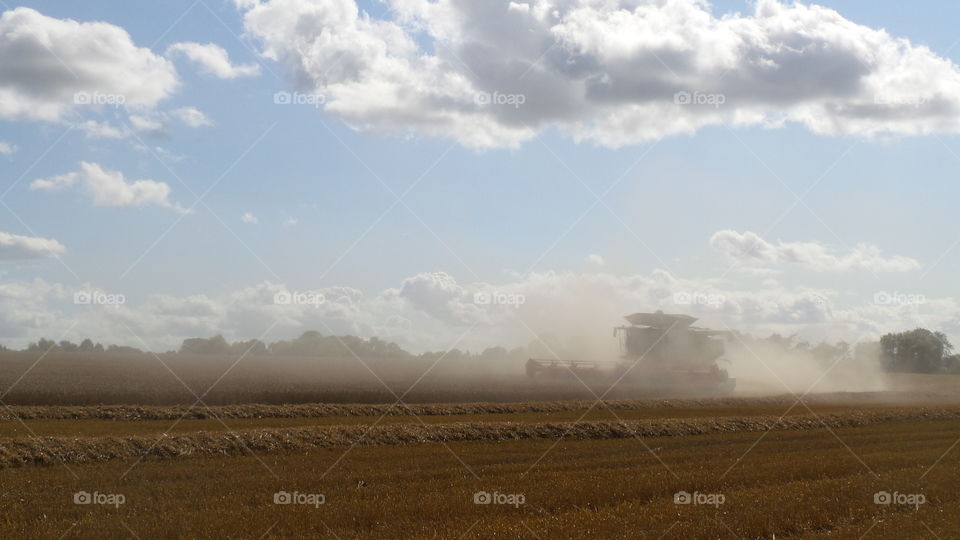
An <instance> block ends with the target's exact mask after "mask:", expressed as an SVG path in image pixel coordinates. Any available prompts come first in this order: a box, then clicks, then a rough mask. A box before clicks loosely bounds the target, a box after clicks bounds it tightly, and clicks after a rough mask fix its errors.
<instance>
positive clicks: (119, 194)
mask: <svg viewBox="0 0 960 540" xmlns="http://www.w3.org/2000/svg"><path fill="white" fill-rule="evenodd" d="M78 180H79V181H81V182H82V184H83V187H84V188H85V189H86V191H87V192H88V193H89V195H90V196H91V198H92V199H93V204H94V205H95V206H112V207H118V208H129V207H138V206H148V205H154V206H160V207H163V208H167V209H169V210H173V211H174V212H178V213H187V212H188V210H187V209H185V208H184V207H182V206H181V205H180V204H178V203H176V202H172V201H171V200H170V186H169V184H167V183H165V182H156V181H154V180H133V181H127V180H126V179H125V178H124V176H123V173H121V172H119V171H110V170H106V169H104V168H103V167H101V166H100V165H99V164H97V163H88V162H85V161H84V162H81V163H80V170H79V171H77V172H71V173H67V174H63V175H59V176H54V177H52V178H48V179H43V178H40V179H37V180H34V181H33V182H31V183H30V188H31V189H35V190H42V191H59V190H63V189H65V188H68V187H71V186H73V185H75V184H76V183H77V181H78Z"/></svg>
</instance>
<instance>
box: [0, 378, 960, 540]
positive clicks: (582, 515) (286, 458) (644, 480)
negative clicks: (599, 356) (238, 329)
mask: <svg viewBox="0 0 960 540" xmlns="http://www.w3.org/2000/svg"><path fill="white" fill-rule="evenodd" d="M850 399H851V397H850V396H834V397H833V398H831V399H820V400H818V399H812V400H811V402H810V403H809V404H801V405H795V406H793V407H792V408H791V405H792V404H793V400H792V399H791V398H789V397H783V398H776V399H767V400H764V399H760V400H758V399H754V398H744V399H739V400H738V399H721V400H702V401H682V400H679V401H664V402H658V403H650V402H614V403H611V406H610V407H609V408H607V407H605V406H603V405H600V406H595V407H593V408H592V409H591V408H590V407H591V405H595V404H591V403H586V402H584V403H573V404H571V403H563V402H561V403H552V404H551V403H540V404H538V405H537V406H535V407H534V408H536V409H539V411H530V410H528V409H529V408H530V405H529V404H517V405H516V407H515V408H516V409H517V411H512V410H511V408H512V407H511V406H510V405H508V404H498V405H495V406H494V405H477V406H463V405H458V406H448V405H437V406H428V407H426V408H422V409H419V414H418V415H417V416H412V415H410V414H390V415H386V416H385V415H383V414H382V413H383V409H377V411H378V412H379V413H380V414H378V415H363V414H359V413H360V412H363V409H361V410H360V411H352V412H353V413H357V414H341V415H339V416H330V415H326V416H324V415H322V414H321V413H316V412H314V414H321V415H319V416H297V417H286V418H284V417H276V416H267V417H261V418H220V417H219V416H218V418H219V419H213V418H206V419H193V418H191V419H184V420H181V421H179V422H178V423H177V425H176V426H173V424H174V421H171V420H169V419H166V420H156V419H149V417H151V416H156V415H158V414H159V415H163V414H166V413H168V412H169V411H164V410H152V411H149V410H147V411H146V412H148V413H150V414H143V415H142V416H144V417H147V418H148V419H144V420H136V419H132V420H131V419H129V416H130V412H131V411H130V410H125V409H122V408H121V409H120V410H116V409H115V410H113V411H112V412H110V413H109V414H107V416H121V417H124V418H127V419H124V420H105V419H96V418H94V419H90V418H85V419H84V418H80V419H62V418H61V419H48V418H43V416H55V417H58V416H62V412H63V411H62V410H57V409H46V408H42V407H41V408H35V409H32V411H33V415H34V416H39V417H40V418H33V419H24V420H18V419H16V418H14V414H13V413H15V412H16V410H17V408H11V409H10V410H8V411H7V413H8V415H7V416H6V417H5V418H6V419H5V420H2V421H0V430H3V431H0V433H2V435H0V444H2V445H3V451H4V452H6V453H8V454H9V453H11V452H17V451H20V450H23V449H24V448H27V447H28V446H30V445H34V446H36V445H37V444H39V443H42V442H47V443H50V444H52V443H53V441H58V442H60V443H62V444H68V443H69V444H75V445H81V446H82V445H91V444H93V445H106V447H109V444H110V443H116V442H117V441H120V440H123V439H124V438H125V437H127V438H129V437H134V438H136V437H141V436H145V435H150V434H153V435H157V436H160V435H164V434H165V433H166V434H167V435H166V436H167V437H175V436H177V435H179V436H184V437H191V436H196V437H201V436H203V437H206V436H209V435H210V434H218V435H220V436H223V437H227V438H228V439H229V438H231V437H234V436H237V437H239V436H241V435H243V436H246V435H249V434H251V433H256V432H257V430H280V431H281V432H282V431H283V430H285V429H294V430H299V429H307V430H319V431H322V430H328V429H339V427H340V426H346V427H351V426H352V427H353V428H356V429H358V430H359V431H358V432H354V434H353V436H354V437H355V439H354V440H353V442H359V444H355V445H354V444H352V442H351V441H350V440H341V441H339V442H338V443H337V444H335V445H331V446H328V447H322V446H311V445H307V446H303V447H297V448H291V449H282V448H281V449H276V450H274V449H269V448H267V449H266V450H265V449H264V448H261V447H259V446H256V444H251V445H250V448H244V447H243V445H240V446H238V447H236V448H234V450H232V451H224V453H223V454H222V455H207V454H204V452H202V451H196V452H191V451H189V450H187V451H185V452H183V453H177V454H168V455H153V454H150V452H149V451H148V450H149V448H148V447H147V446H144V447H142V448H141V450H142V452H143V453H144V454H147V455H148V457H147V458H145V459H139V458H135V457H132V456H127V457H124V456H120V457H116V458H111V457H109V456H107V457H106V458H105V460H104V461H97V460H86V459H80V458H78V457H77V455H72V454H70V453H69V451H68V450H62V452H61V454H60V455H59V456H56V458H52V459H48V460H47V461H45V462H44V463H46V464H36V463H26V464H22V465H20V466H5V467H4V468H2V469H0V510H2V511H0V537H3V538H107V537H110V538H112V537H117V538H122V537H130V538H318V537H319V538H324V537H326V538H583V537H598V538H774V537H775V538H820V537H823V538H924V537H926V538H957V537H960V536H958V532H957V530H958V525H960V494H958V493H957V488H956V487H957V486H958V485H960V469H958V465H960V452H958V451H957V450H956V448H955V447H954V445H956V443H957V441H958V439H960V407H957V406H955V405H951V404H949V403H940V402H938V403H936V404H935V405H931V404H930V403H923V404H916V403H884V402H882V401H878V400H877V399H873V400H872V401H871V402H869V403H863V404H857V403H850V402H849V401H850ZM451 407H454V408H455V411H456V412H457V413H458V414H449V413H450V408H451ZM489 407H496V410H497V411H499V412H484V411H487V410H488V408H489ZM553 409H556V410H553ZM788 409H789V410H790V412H789V414H788V415H786V416H784V417H783V418H784V419H791V418H792V419H793V420H792V421H793V422H800V424H797V425H786V424H785V425H781V426H775V425H774V424H775V422H776V421H777V420H778V419H780V415H783V413H785V412H787V410H788ZM22 410H23V411H24V412H26V410H27V409H22ZM70 410H72V411H73V412H74V413H75V414H77V415H78V416H90V415H95V409H92V410H87V409H83V408H81V409H76V408H73V409H70ZM133 410H137V411H140V412H141V413H143V412H145V410H144V409H142V408H134V409H133ZM183 410H185V409H183ZM281 410H282V409H277V410H274V411H273V412H274V413H275V414H279V411H281ZM347 410H348V412H349V408H348V409H347ZM218 411H219V412H220V413H221V414H222V415H223V416H224V417H226V416H228V415H229V413H230V410H229V409H227V408H216V407H212V408H210V409H209V410H208V411H207V413H206V415H207V416H210V415H213V414H215V413H216V412H218ZM232 412H233V413H234V414H236V413H237V411H236V410H234V411H232ZM339 412H340V413H343V412H344V410H343V409H340V410H339ZM368 412H369V411H368ZM301 413H303V411H301ZM181 414H182V413H181ZM240 416H244V415H240ZM864 418H867V419H870V422H863V419H864ZM722 419H726V420H723V421H721V420H722ZM821 419H822V420H824V421H823V422H822V423H821V422H820V420H821ZM851 419H857V421H856V422H853V424H852V425H853V426H854V427H845V425H847V424H850V423H851ZM578 420H579V422H577V421H578ZM621 420H622V421H623V422H621ZM786 421H787V420H784V422H786ZM505 424H507V425H521V426H525V427H527V428H530V429H532V430H533V431H534V433H535V435H534V436H523V438H519V439H509V438H508V439H506V440H496V438H495V437H493V436H492V435H491V433H493V431H494V430H495V429H499V426H502V425H505ZM587 424H600V425H604V426H608V427H606V428H604V429H606V431H604V430H599V431H596V430H595V432H592V433H593V434H592V435H590V436H589V438H582V437H583V435H582V431H581V430H580V428H582V427H583V426H585V425H587ZM467 425H469V426H472V428H471V429H472V430H473V431H470V434H471V435H470V437H472V439H473V440H466V441H453V440H451V441H440V442H423V441H420V440H418V439H417V438H416V437H413V438H412V439H410V438H407V439H402V440H401V441H400V442H396V441H392V440H387V441H381V442H380V443H378V444H374V445H369V444H367V443H369V442H370V441H363V440H362V438H363V437H364V432H365V430H366V429H368V428H370V427H371V426H374V427H380V426H382V427H386V428H389V429H398V430H400V431H401V432H405V433H415V432H417V430H425V429H433V428H437V427H439V428H441V429H447V428H450V427H451V426H467ZM543 425H561V426H566V427H564V428H563V429H561V430H560V432H559V435H557V432H556V431H553V432H542V433H541V427H540V426H543ZM618 425H619V426H621V427H622V426H625V425H628V426H632V428H631V429H632V431H631V430H627V431H626V432H623V431H619V432H618V431H617V430H616V429H615V428H616V426H618ZM677 425H679V426H684V427H685V429H687V431H683V430H681V431H679V432H677V433H670V434H669V435H668V436H656V435H651V432H650V430H652V429H661V430H662V429H663V426H677ZM704 425H706V426H714V427H715V426H720V428H719V431H716V432H711V433H706V434H689V428H691V427H696V426H704ZM758 425H759V427H758ZM764 425H766V426H769V427H770V428H772V429H770V430H769V431H768V430H766V429H765V428H764ZM14 426H19V428H15V427H14ZM111 426H112V427H113V428H114V429H110V428H111ZM575 426H577V427H575ZM658 426H659V427H658ZM171 427H172V428H173V429H171ZM485 427H489V428H490V430H489V431H487V430H485V429H484V428H485ZM567 428H569V429H567ZM18 429H19V431H18ZM643 430H647V432H646V434H643V435H642V433H644V431H643ZM31 432H32V433H35V434H36V435H37V436H38V437H39V438H37V437H34V436H33V435H32V434H31ZM368 436H369V435H368ZM58 448H64V449H68V448H69V446H63V447H58ZM251 448H257V449H256V450H251ZM48 457H49V456H48ZM61 458H62V461H61ZM678 494H679V495H678ZM687 494H689V495H687ZM885 494H889V498H890V499H891V503H890V504H877V502H878V501H879V502H883V501H884V499H883V497H886V495H885ZM78 497H80V499H77V498H78ZM84 497H86V499H84ZM678 497H679V498H680V500H681V501H683V500H685V499H684V497H687V499H689V500H690V504H678V503H677V500H676V499H677V498H678ZM878 497H879V499H878ZM919 497H922V500H921V499H920V498H919ZM85 500H90V501H92V502H91V503H89V504H78V503H77V502H78V501H79V502H84V501H85ZM286 500H290V501H292V503H290V504H277V501H280V502H284V501H286ZM487 501H489V503H487V504H478V502H480V503H483V502H487ZM918 501H920V502H919V503H918ZM911 503H913V504H912V505H911Z"/></svg>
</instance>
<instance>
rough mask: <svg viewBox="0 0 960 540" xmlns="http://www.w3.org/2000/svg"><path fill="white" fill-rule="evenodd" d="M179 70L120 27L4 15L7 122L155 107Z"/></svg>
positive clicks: (0, 40)
mask: <svg viewBox="0 0 960 540" xmlns="http://www.w3.org/2000/svg"><path fill="white" fill-rule="evenodd" d="M178 84H179V83H178V80H177V74H176V70H175V69H174V67H173V64H171V63H170V62H169V61H168V60H166V59H165V58H163V57H161V56H158V55H155V54H154V53H153V52H152V51H150V49H147V48H144V47H137V46H136V45H135V44H134V43H133V40H131V38H130V35H129V34H128V33H127V32H126V30H124V29H123V28H120V27H119V26H115V25H112V24H108V23H104V22H77V21H74V20H71V19H57V18H54V17H48V16H46V15H43V14H42V13H40V12H38V11H36V10H34V9H30V8H26V7H18V8H15V9H11V10H8V11H5V12H4V13H3V15H2V16H0V118H5V119H28V120H45V121H56V120H59V119H60V118H61V117H62V115H63V114H64V113H65V112H66V111H68V110H71V109H75V108H77V107H81V106H85V107H89V106H96V105H98V104H99V105H101V106H102V105H110V104H122V105H124V106H127V107H132V106H143V107H153V106H155V105H156V104H157V103H158V102H160V101H161V100H163V99H164V98H166V97H167V96H169V95H170V94H171V93H173V92H174V91H175V90H176V88H177V86H178Z"/></svg>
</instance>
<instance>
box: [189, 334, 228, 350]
mask: <svg viewBox="0 0 960 540" xmlns="http://www.w3.org/2000/svg"><path fill="white" fill-rule="evenodd" d="M180 354H230V344H229V343H227V340H226V339H224V338H223V336H221V335H216V336H213V337H211V338H188V339H185V340H183V343H181V344H180Z"/></svg>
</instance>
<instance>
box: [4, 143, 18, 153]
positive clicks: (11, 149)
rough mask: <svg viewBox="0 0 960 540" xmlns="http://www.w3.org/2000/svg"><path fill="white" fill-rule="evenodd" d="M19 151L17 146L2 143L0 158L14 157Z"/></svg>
mask: <svg viewBox="0 0 960 540" xmlns="http://www.w3.org/2000/svg"><path fill="white" fill-rule="evenodd" d="M17 150H18V148H17V145H15V144H10V143H8V142H7V141H0V156H10V155H13V154H14V153H16V151H17Z"/></svg>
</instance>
